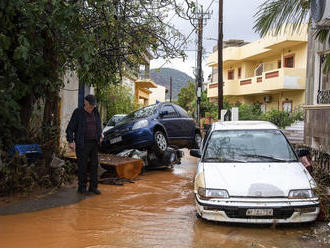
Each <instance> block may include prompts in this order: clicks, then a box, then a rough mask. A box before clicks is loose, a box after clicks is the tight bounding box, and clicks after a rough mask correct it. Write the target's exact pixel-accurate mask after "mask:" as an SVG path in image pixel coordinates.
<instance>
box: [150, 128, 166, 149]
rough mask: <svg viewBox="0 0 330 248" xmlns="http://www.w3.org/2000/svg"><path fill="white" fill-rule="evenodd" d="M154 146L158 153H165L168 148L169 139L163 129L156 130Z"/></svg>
mask: <svg viewBox="0 0 330 248" xmlns="http://www.w3.org/2000/svg"><path fill="white" fill-rule="evenodd" d="M154 141H155V142H154V146H153V150H154V152H155V153H156V154H157V155H163V154H164V152H165V151H166V149H167V139H166V136H165V134H164V133H163V132H162V131H159V130H158V131H156V132H155V133H154Z"/></svg>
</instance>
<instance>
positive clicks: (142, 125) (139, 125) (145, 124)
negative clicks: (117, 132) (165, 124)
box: [132, 120, 149, 130]
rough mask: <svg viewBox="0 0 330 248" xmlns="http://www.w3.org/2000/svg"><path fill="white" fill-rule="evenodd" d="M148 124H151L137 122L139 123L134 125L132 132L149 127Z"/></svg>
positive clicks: (142, 121)
mask: <svg viewBox="0 0 330 248" xmlns="http://www.w3.org/2000/svg"><path fill="white" fill-rule="evenodd" d="M148 124H149V123H148V120H141V121H137V122H135V123H134V125H133V127H132V130H135V129H139V128H144V127H147V126H148Z"/></svg>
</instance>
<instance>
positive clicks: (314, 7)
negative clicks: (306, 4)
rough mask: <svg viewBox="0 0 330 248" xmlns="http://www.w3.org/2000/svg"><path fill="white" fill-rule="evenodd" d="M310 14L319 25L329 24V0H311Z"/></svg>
mask: <svg viewBox="0 0 330 248" xmlns="http://www.w3.org/2000/svg"><path fill="white" fill-rule="evenodd" d="M311 16H312V19H313V21H314V22H315V23H316V24H317V25H319V26H324V25H325V26H329V25H330V0H311Z"/></svg>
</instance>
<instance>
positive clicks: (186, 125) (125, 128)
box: [101, 103, 201, 155]
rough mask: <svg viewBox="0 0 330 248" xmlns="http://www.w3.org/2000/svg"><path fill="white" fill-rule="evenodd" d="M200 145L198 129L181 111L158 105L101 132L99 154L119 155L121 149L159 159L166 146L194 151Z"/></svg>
mask: <svg viewBox="0 0 330 248" xmlns="http://www.w3.org/2000/svg"><path fill="white" fill-rule="evenodd" d="M200 142H201V134H200V130H199V127H197V126H196V124H195V122H194V120H193V119H192V118H190V117H189V116H188V114H187V112H186V111H185V110H184V109H183V108H181V107H180V106H178V105H176V104H173V103H158V104H154V105H150V106H147V107H144V108H141V109H139V110H137V111H135V112H133V113H130V114H128V115H127V116H125V117H124V118H123V119H122V120H121V122H120V123H119V124H118V125H117V126H115V127H114V128H112V129H110V130H108V131H107V132H105V133H104V140H103V142H102V144H101V150H102V151H103V152H106V153H119V152H121V151H123V150H125V149H139V150H146V149H150V150H153V151H154V152H155V153H156V154H158V155H162V154H164V152H165V151H166V149H167V147H168V146H175V147H177V148H184V147H186V148H198V147H199V144H200Z"/></svg>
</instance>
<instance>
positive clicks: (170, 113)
mask: <svg viewBox="0 0 330 248" xmlns="http://www.w3.org/2000/svg"><path fill="white" fill-rule="evenodd" d="M160 113H166V114H162V115H160V116H159V121H160V123H162V124H163V126H164V127H165V128H166V132H167V138H168V139H169V141H171V140H173V139H174V140H175V139H178V138H181V136H182V134H181V131H182V130H181V127H180V119H179V115H178V113H177V112H176V110H175V109H174V107H173V106H172V105H170V104H164V105H163V106H162V108H161V110H160Z"/></svg>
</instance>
